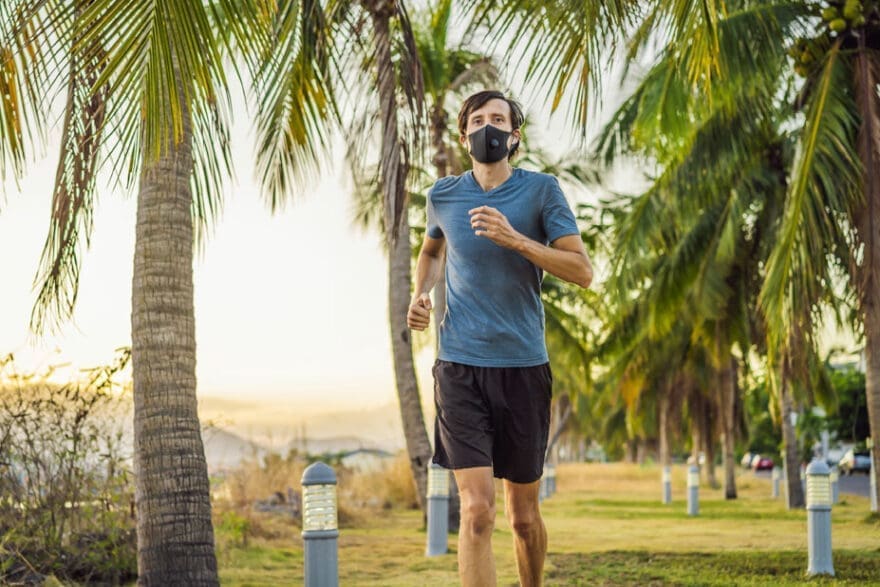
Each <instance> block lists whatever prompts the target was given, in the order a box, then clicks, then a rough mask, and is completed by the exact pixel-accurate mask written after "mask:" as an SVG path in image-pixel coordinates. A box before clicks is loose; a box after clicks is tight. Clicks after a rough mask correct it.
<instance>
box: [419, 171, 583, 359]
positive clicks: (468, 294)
mask: <svg viewBox="0 0 880 587" xmlns="http://www.w3.org/2000/svg"><path fill="white" fill-rule="evenodd" d="M483 205H486V206H491V207H492V208H496V209H497V210H499V211H500V212H501V213H502V214H504V215H505V216H506V217H507V219H508V221H509V222H510V224H511V226H513V228H514V229H515V230H516V231H518V232H520V233H521V234H523V235H525V236H527V237H529V238H530V239H532V240H535V241H538V242H539V243H542V244H545V245H546V244H549V243H551V242H553V241H555V240H556V239H558V238H559V237H562V236H566V235H571V234H579V230H578V227H577V224H576V222H575V218H574V214H573V213H572V211H571V207H570V206H569V205H568V202H567V201H566V199H565V195H564V194H563V193H562V189H561V188H560V187H559V182H558V181H557V180H556V178H555V177H553V176H552V175H547V174H545V173H536V172H532V171H526V170H523V169H518V168H514V169H513V174H512V175H511V176H510V177H509V178H508V179H507V181H505V182H504V183H503V184H501V185H500V186H498V187H497V188H495V189H493V190H489V191H488V192H485V191H483V188H481V187H480V185H479V184H478V183H477V180H476V179H475V178H474V175H473V172H472V171H468V172H466V173H463V174H461V175H459V176H449V177H444V178H441V179H440V180H438V181H437V182H436V183H435V184H434V186H433V187H432V188H431V189H430V191H429V192H428V236H430V237H431V238H445V239H446V288H447V290H446V317H445V318H444V319H443V322H442V323H441V324H440V353H439V358H440V359H441V360H443V361H452V362H455V363H463V364H465V365H475V366H478V367H531V366H535V365H541V364H543V363H546V362H547V361H548V358H547V346H546V343H545V341H544V306H543V305H542V304H541V280H542V278H543V271H542V270H541V269H540V268H539V267H538V266H537V265H534V264H533V263H532V262H531V261H529V260H528V259H526V258H525V257H523V256H522V255H520V254H519V253H516V252H514V251H512V250H510V249H506V248H504V247H501V246H498V245H496V244H495V243H493V242H492V241H491V240H489V239H488V238H486V237H484V236H477V235H476V234H474V229H473V228H471V218H470V215H469V214H468V210H471V209H473V208H476V207H478V206H483Z"/></svg>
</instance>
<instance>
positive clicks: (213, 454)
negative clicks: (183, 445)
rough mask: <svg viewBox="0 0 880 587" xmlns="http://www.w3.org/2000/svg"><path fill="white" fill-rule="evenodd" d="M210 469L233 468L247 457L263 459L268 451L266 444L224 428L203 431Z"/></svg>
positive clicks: (206, 457)
mask: <svg viewBox="0 0 880 587" xmlns="http://www.w3.org/2000/svg"><path fill="white" fill-rule="evenodd" d="M202 440H203V441H204V443H205V459H206V460H207V461H208V469H209V470H210V471H215V470H217V469H231V468H235V467H237V466H238V465H239V464H241V462H242V461H244V460H246V459H262V458H263V457H264V456H265V455H266V454H267V453H268V452H269V449H267V448H266V447H264V446H261V445H259V444H258V443H256V442H253V441H252V440H248V439H246V438H242V437H241V436H239V435H238V434H235V433H234V432H230V431H229V430H223V429H222V428H207V429H206V430H205V431H204V432H202Z"/></svg>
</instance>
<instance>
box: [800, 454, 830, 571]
mask: <svg viewBox="0 0 880 587" xmlns="http://www.w3.org/2000/svg"><path fill="white" fill-rule="evenodd" d="M806 476H807V549H808V553H809V564H808V567H807V575H831V576H834V564H833V562H832V559H831V480H830V476H831V471H830V469H829V468H828V465H826V464H825V462H824V461H821V460H819V459H813V462H811V463H810V466H809V467H807V471H806Z"/></svg>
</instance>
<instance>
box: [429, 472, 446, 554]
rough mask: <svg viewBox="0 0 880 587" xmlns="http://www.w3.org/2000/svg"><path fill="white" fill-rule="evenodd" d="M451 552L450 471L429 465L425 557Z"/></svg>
mask: <svg viewBox="0 0 880 587" xmlns="http://www.w3.org/2000/svg"><path fill="white" fill-rule="evenodd" d="M448 550H449V471H447V470H446V469H444V468H443V467H441V466H440V465H437V464H435V463H431V464H430V465H428V545H427V547H426V548H425V556H439V555H441V554H446V553H447V551H448Z"/></svg>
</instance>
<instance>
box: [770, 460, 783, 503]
mask: <svg viewBox="0 0 880 587" xmlns="http://www.w3.org/2000/svg"><path fill="white" fill-rule="evenodd" d="M770 480H771V481H772V482H773V493H772V495H773V498H774V499H776V498H778V497H779V486H780V485H781V484H782V469H780V468H779V467H773V472H772V473H771V474H770Z"/></svg>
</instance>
